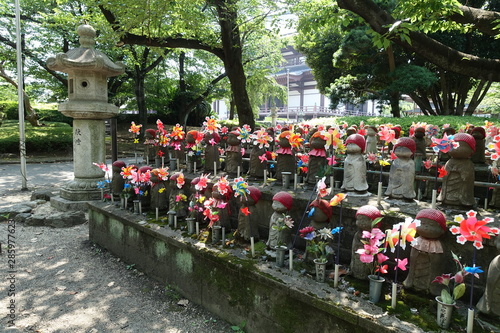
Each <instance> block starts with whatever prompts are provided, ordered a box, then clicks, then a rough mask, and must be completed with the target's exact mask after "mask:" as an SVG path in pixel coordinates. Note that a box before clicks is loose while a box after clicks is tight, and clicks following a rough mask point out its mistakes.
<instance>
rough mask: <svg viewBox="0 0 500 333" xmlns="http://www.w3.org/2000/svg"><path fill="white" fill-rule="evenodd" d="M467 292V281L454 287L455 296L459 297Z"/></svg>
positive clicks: (455, 297)
mask: <svg viewBox="0 0 500 333" xmlns="http://www.w3.org/2000/svg"><path fill="white" fill-rule="evenodd" d="M464 294H465V283H460V284H459V285H458V286H455V288H454V289H453V298H454V299H459V298H460V297H462V296H463V295H464Z"/></svg>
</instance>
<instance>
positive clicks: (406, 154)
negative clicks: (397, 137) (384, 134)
mask: <svg viewBox="0 0 500 333" xmlns="http://www.w3.org/2000/svg"><path fill="white" fill-rule="evenodd" d="M394 155H396V156H397V157H399V158H410V157H411V156H412V155H413V153H412V152H411V150H410V149H408V148H407V147H401V146H398V147H396V149H394Z"/></svg>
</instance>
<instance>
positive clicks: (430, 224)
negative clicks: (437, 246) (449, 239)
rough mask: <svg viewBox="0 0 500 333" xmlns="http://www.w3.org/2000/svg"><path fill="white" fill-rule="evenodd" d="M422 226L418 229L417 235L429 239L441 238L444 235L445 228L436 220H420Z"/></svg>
mask: <svg viewBox="0 0 500 333" xmlns="http://www.w3.org/2000/svg"><path fill="white" fill-rule="evenodd" d="M419 220H420V225H419V226H418V227H417V233H418V234H419V235H420V236H422V237H424V238H429V239H434V238H439V237H441V236H442V235H443V234H444V230H443V228H441V226H440V225H439V223H437V222H436V221H434V220H431V219H428V218H425V217H423V218H420V219H419Z"/></svg>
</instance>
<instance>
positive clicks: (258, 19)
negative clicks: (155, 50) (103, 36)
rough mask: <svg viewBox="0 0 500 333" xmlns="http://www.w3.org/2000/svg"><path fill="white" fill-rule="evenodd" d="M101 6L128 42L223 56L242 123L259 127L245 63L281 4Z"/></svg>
mask: <svg viewBox="0 0 500 333" xmlns="http://www.w3.org/2000/svg"><path fill="white" fill-rule="evenodd" d="M262 5H264V8H265V10H267V11H263V10H262ZM99 8H100V9H101V11H102V13H103V14H104V16H105V17H106V19H107V20H108V22H109V23H110V24H111V26H112V28H113V29H114V30H115V32H116V33H117V34H118V35H119V38H120V43H122V44H135V45H145V46H149V47H162V48H181V49H182V48H183V49H197V50H204V51H206V52H210V53H212V54H214V55H215V56H217V57H218V58H219V59H220V60H221V61H222V62H223V64H224V69H225V74H226V75H227V77H228V78H229V82H230V85H231V91H232V95H233V99H234V102H235V105H236V108H237V112H238V120H239V123H240V125H243V124H248V125H250V126H251V127H252V128H253V127H254V125H255V120H254V115H253V112H252V107H251V103H250V99H249V96H248V92H247V83H246V82H247V77H246V74H245V68H244V65H245V63H246V62H247V61H250V60H251V59H248V58H246V54H245V49H246V43H247V42H248V41H249V40H250V37H252V34H264V33H267V34H271V33H275V31H270V30H269V31H268V30H266V29H264V19H265V18H266V17H267V16H268V14H269V13H270V12H271V11H272V10H273V8H276V3H275V2H274V1H267V0H260V1H255V0H209V1H200V0H197V1H188V0H184V1H176V2H172V3H168V4H163V3H162V4H158V6H155V7H154V8H151V7H148V6H146V7H143V6H142V5H141V6H139V5H138V4H137V3H135V2H130V3H127V4H126V5H124V4H123V1H120V3H117V2H116V3H115V2H113V1H110V2H107V3H106V4H99ZM277 51H278V50H277ZM262 56H263V55H261V56H260V57H262ZM245 58H246V59H245Z"/></svg>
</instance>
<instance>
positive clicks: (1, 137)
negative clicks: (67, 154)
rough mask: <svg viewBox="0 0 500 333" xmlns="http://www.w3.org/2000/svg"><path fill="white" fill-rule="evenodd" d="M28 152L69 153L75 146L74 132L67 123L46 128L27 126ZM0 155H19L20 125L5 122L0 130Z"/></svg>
mask: <svg viewBox="0 0 500 333" xmlns="http://www.w3.org/2000/svg"><path fill="white" fill-rule="evenodd" d="M25 129H26V131H25V134H26V151H27V153H28V154H30V153H34V152H37V153H38V152H55V151H68V150H70V149H71V148H72V146H73V130H72V128H71V126H69V125H68V124H65V123H47V124H46V125H45V126H41V127H33V126H31V125H30V124H29V123H26V126H25ZM0 153H14V154H19V123H18V122H17V121H13V120H6V121H4V123H3V125H2V127H1V130H0Z"/></svg>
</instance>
